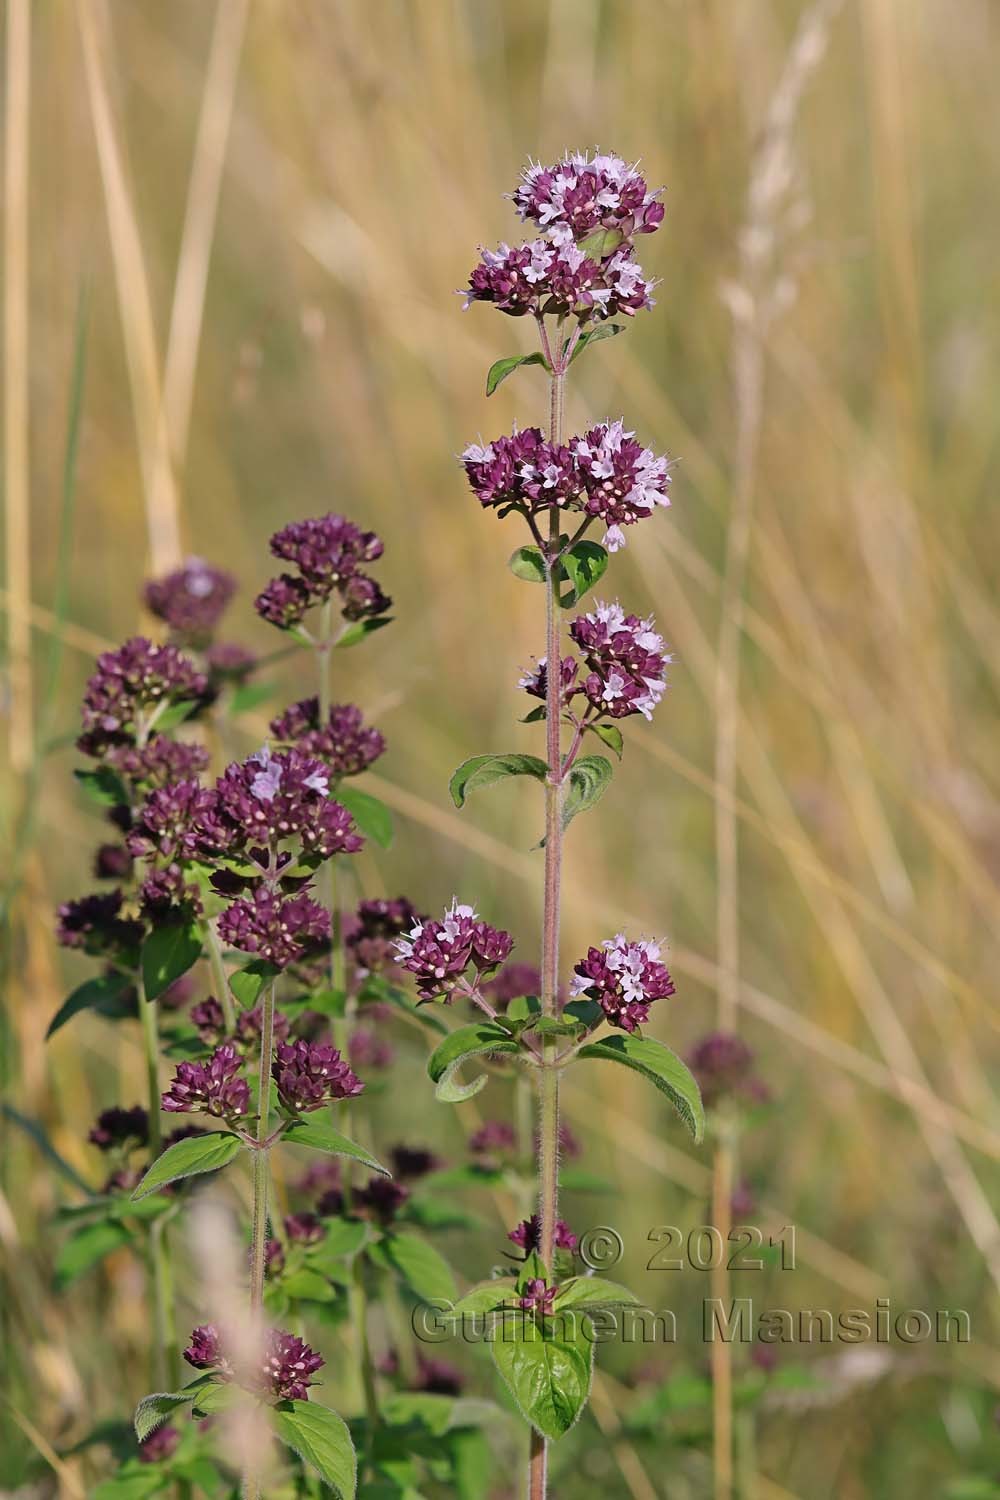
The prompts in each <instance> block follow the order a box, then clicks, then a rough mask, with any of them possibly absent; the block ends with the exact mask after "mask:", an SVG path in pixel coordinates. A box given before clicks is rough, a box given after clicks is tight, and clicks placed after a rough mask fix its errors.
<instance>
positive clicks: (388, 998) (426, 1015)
mask: <svg viewBox="0 0 1000 1500" xmlns="http://www.w3.org/2000/svg"><path fill="white" fill-rule="evenodd" d="M361 999H362V1000H369V999H375V1000H380V1001H385V1002H386V1003H387V1004H389V1005H394V1006H395V1007H396V1009H397V1010H401V1011H403V1012H405V1014H406V1015H408V1016H411V1017H413V1019H414V1020H417V1021H419V1022H420V1024H421V1025H422V1026H428V1027H429V1028H430V1029H431V1031H437V1032H440V1033H441V1035H442V1036H447V1035H448V1023H447V1022H446V1021H442V1019H441V1017H440V1016H439V1015H438V1014H437V1013H436V1012H435V1010H434V1008H433V1007H432V1006H430V1005H417V1004H416V1003H415V1002H414V1001H413V1000H411V999H410V996H409V995H408V994H407V993H406V991H405V990H401V989H400V988H399V986H398V985H396V984H385V983H383V982H382V981H381V979H380V978H379V976H377V975H372V976H371V977H370V978H369V979H368V980H367V981H366V983H365V987H364V990H363V991H362V995H361Z"/></svg>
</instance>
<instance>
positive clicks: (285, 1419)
mask: <svg viewBox="0 0 1000 1500" xmlns="http://www.w3.org/2000/svg"><path fill="white" fill-rule="evenodd" d="M271 1420H272V1422H273V1423H274V1430H275V1432H276V1433H277V1435H278V1437H279V1438H280V1439H281V1441H282V1442H283V1443H284V1444H285V1445H286V1446H287V1447H289V1448H291V1449H292V1451H293V1453H297V1454H298V1455H299V1457H300V1458H301V1459H302V1461H303V1463H305V1464H308V1466H309V1467H310V1468H311V1469H314V1470H315V1472H316V1473H317V1474H318V1475H319V1477H320V1479H322V1481H323V1483H324V1484H325V1485H327V1486H328V1487H329V1488H330V1489H331V1490H333V1492H334V1494H335V1495H339V1496H341V1497H342V1500H353V1497H354V1492H355V1488H356V1484H357V1460H356V1458H355V1455H354V1444H353V1443H352V1442H351V1434H350V1433H349V1432H348V1430H347V1424H346V1423H345V1422H343V1421H341V1419H340V1417H338V1416H337V1414H336V1412H332V1411H330V1410H328V1408H327V1407H325V1406H320V1404H319V1402H317V1401H282V1402H280V1403H279V1404H278V1405H277V1406H276V1407H274V1408H273V1409H272V1412H271Z"/></svg>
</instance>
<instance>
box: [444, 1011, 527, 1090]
mask: <svg viewBox="0 0 1000 1500" xmlns="http://www.w3.org/2000/svg"><path fill="white" fill-rule="evenodd" d="M519 1051H520V1047H519V1046H518V1044H517V1042H516V1041H515V1040H514V1038H513V1037H512V1036H511V1035H510V1033H509V1032H508V1031H504V1029H503V1027H502V1026H497V1025H496V1024H495V1023H494V1022H493V1021H476V1022H474V1023H473V1025H471V1026H460V1027H459V1028H458V1030H457V1031H452V1032H449V1034H448V1036H447V1037H446V1038H445V1039H444V1041H443V1042H442V1043H441V1045H440V1046H439V1047H437V1048H435V1050H434V1051H433V1052H432V1053H431V1055H430V1058H429V1059H428V1063H427V1072H428V1073H429V1074H430V1077H431V1080H432V1082H433V1083H434V1085H435V1088H434V1094H435V1097H436V1098H438V1099H440V1100H441V1101H442V1102H443V1103H445V1104H458V1103H460V1102H461V1100H463V1099H471V1098H472V1096H473V1094H478V1093H479V1090H480V1089H482V1088H485V1086H486V1074H485V1073H480V1074H479V1076H478V1077H477V1078H474V1079H473V1081H472V1082H471V1083H459V1082H458V1081H457V1080H456V1079H455V1076H454V1075H455V1073H456V1072H457V1070H458V1069H459V1068H460V1067H461V1065H462V1063H463V1062H465V1060H466V1059H467V1058H469V1057H482V1056H484V1055H487V1054H489V1053H491V1052H504V1053H517V1052H519Z"/></svg>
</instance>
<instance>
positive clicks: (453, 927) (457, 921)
mask: <svg viewBox="0 0 1000 1500" xmlns="http://www.w3.org/2000/svg"><path fill="white" fill-rule="evenodd" d="M512 947H513V940H512V939H511V936H510V934H509V933H508V932H504V931H502V930H500V929H498V928H495V927H491V926H490V925H489V923H487V922H480V921H479V920H478V917H477V915H476V912H475V911H474V910H473V908H472V907H471V906H460V905H459V902H458V898H457V897H456V898H455V899H454V900H453V901H452V903H451V906H450V907H449V908H448V910H447V911H446V912H445V914H444V917H443V919H442V920H441V921H440V922H434V921H419V922H417V923H415V925H414V926H413V927H412V928H411V930H410V932H409V933H408V934H407V936H406V937H402V938H398V939H397V941H396V944H395V948H396V952H397V954H398V955H399V962H400V967H401V968H403V969H406V970H408V971H409V973H411V974H415V975H416V976H417V991H418V993H419V994H420V996H421V998H422V999H424V1000H433V999H434V998H435V997H437V996H442V997H443V998H444V999H448V998H449V997H450V996H451V993H452V991H453V990H454V989H455V987H456V985H457V984H458V982H459V980H460V979H461V978H462V976H463V975H464V973H465V971H466V969H467V968H468V967H469V965H470V964H475V966H476V969H477V970H478V971H479V972H480V973H489V972H491V971H492V970H493V969H496V968H498V967H499V965H500V964H502V963H503V962H504V960H505V959H506V958H507V956H508V954H509V953H510V951H511V948H512Z"/></svg>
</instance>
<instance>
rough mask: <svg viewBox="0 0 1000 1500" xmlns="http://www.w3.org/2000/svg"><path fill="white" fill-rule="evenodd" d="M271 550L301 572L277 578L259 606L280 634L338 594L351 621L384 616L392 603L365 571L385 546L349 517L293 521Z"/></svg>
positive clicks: (277, 535)
mask: <svg viewBox="0 0 1000 1500" xmlns="http://www.w3.org/2000/svg"><path fill="white" fill-rule="evenodd" d="M271 551H272V552H273V553H274V555H275V557H280V558H282V559H283V560H284V561H287V562H292V563H294V564H295V565H296V567H297V568H298V570H299V573H298V576H296V575H294V574H290V573H282V574H281V575H280V576H279V577H278V578H273V579H272V580H271V582H270V583H269V584H268V585H267V587H266V588H265V589H264V590H263V592H262V593H261V594H259V595H258V597H257V599H256V601H255V606H256V609H257V613H258V614H259V615H261V616H262V617H263V618H264V619H265V620H268V621H270V623H271V624H272V625H277V626H278V627H279V628H280V629H283V630H287V629H289V628H290V627H291V626H293V625H298V624H300V623H301V621H302V619H303V616H304V615H305V614H306V612H307V610H310V609H312V608H313V606H314V605H317V604H325V603H326V602H327V600H329V599H331V598H332V597H333V595H334V594H336V595H337V596H338V602H339V604H340V612H341V614H342V615H343V617H344V618H345V619H347V620H363V619H370V618H373V617H374V616H376V615H382V614H385V612H386V610H387V609H389V608H390V606H391V604H392V600H391V599H389V598H387V597H386V595H385V594H383V592H382V590H381V589H380V588H379V586H378V584H377V583H376V582H375V580H374V579H373V578H371V577H369V575H368V574H367V573H365V572H364V571H363V570H362V568H361V566H360V564H361V563H368V562H374V561H375V560H376V559H377V558H379V557H381V556H382V551H383V546H382V542H381V541H380V540H379V538H378V537H377V536H376V535H375V533H374V532H373V531H361V530H359V528H358V527H357V526H355V525H354V523H353V522H351V521H348V520H347V519H346V518H345V517H344V516H336V515H332V514H331V515H326V516H319V517H317V518H315V519H314V520H307V521H296V522H293V523H292V524H291V525H290V526H286V527H284V528H283V529H282V530H281V531H278V532H275V534H274V536H273V537H272V538H271Z"/></svg>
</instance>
